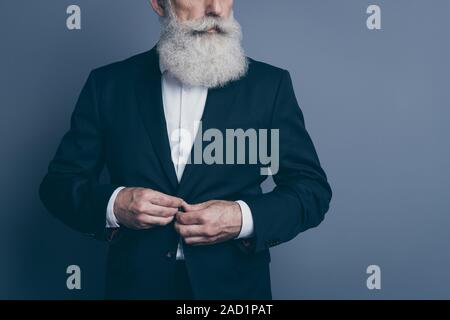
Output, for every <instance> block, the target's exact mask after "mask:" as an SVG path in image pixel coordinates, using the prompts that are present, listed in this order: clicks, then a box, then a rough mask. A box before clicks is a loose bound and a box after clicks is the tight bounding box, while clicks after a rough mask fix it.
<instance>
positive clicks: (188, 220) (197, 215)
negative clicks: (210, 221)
mask: <svg viewBox="0 0 450 320" xmlns="http://www.w3.org/2000/svg"><path fill="white" fill-rule="evenodd" d="M203 214H204V213H203V212H202V211H193V212H178V213H177V214H176V219H177V222H179V223H180V224H185V225H194V224H200V225H201V224H204V222H205V219H204V217H203Z"/></svg>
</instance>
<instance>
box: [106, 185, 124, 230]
mask: <svg viewBox="0 0 450 320" xmlns="http://www.w3.org/2000/svg"><path fill="white" fill-rule="evenodd" d="M122 189H125V187H118V188H117V189H116V190H114V192H113V193H112V195H111V197H110V198H109V201H108V206H107V207H106V228H119V227H120V225H119V222H118V221H117V218H116V216H115V214H114V202H115V201H116V198H117V195H118V194H119V191H120V190H122Z"/></svg>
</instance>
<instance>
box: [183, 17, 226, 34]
mask: <svg viewBox="0 0 450 320" xmlns="http://www.w3.org/2000/svg"><path fill="white" fill-rule="evenodd" d="M183 26H184V27H185V28H186V29H187V30H189V31H190V33H191V34H194V35H196V34H204V33H207V31H208V30H210V29H216V31H217V32H218V33H219V34H229V33H230V32H232V31H233V30H234V28H233V25H232V24H231V23H229V19H223V18H216V17H203V18H200V19H197V20H192V21H186V22H184V23H183Z"/></svg>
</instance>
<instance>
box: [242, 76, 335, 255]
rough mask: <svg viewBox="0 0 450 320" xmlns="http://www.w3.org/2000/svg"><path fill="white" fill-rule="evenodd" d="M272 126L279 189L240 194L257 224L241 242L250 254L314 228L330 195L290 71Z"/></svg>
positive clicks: (283, 82)
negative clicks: (276, 143)
mask: <svg viewBox="0 0 450 320" xmlns="http://www.w3.org/2000/svg"><path fill="white" fill-rule="evenodd" d="M271 128H272V129H279V170H278V172H277V173H276V174H275V175H274V176H273V179H274V182H275V184H276V187H275V188H274V189H273V191H271V192H269V193H266V194H262V195H248V196H243V197H241V200H243V201H245V202H246V203H247V204H248V206H249V207H250V209H251V212H252V215H253V222H254V237H253V238H251V239H247V240H241V243H240V247H241V248H242V249H243V250H245V251H246V252H253V253H255V252H258V251H261V250H263V249H266V248H269V247H272V246H275V245H278V244H280V243H283V242H286V241H289V240H291V239H293V238H294V237H295V236H297V235H298V234H299V233H300V232H303V231H305V230H307V229H310V228H313V227H316V226H317V225H319V224H320V223H321V221H322V220H323V218H324V215H325V213H326V212H327V211H328V208H329V203H330V201H331V197H332V191H331V188H330V185H329V184H328V182H327V177H326V174H325V172H324V171H323V169H322V168H321V165H320V162H319V159H318V156H317V154H316V150H315V148H314V145H313V142H312V141H311V138H310V136H309V134H308V132H307V131H306V128H305V123H304V118H303V114H302V111H301V110H300V107H299V105H298V103H297V99H296V97H295V93H294V89H293V86H292V81H291V77H290V75H289V72H288V71H286V70H284V71H283V76H282V77H281V80H280V83H279V87H278V93H277V96H276V99H275V105H274V109H273V114H272V125H271ZM238 241H239V240H238ZM242 244H243V245H242Z"/></svg>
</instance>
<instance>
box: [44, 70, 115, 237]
mask: <svg viewBox="0 0 450 320" xmlns="http://www.w3.org/2000/svg"><path fill="white" fill-rule="evenodd" d="M104 145H105V144H104V139H103V133H102V129H101V122H100V117H99V111H98V100H97V96H96V85H95V79H94V72H91V73H90V74H89V76H88V79H87V81H86V83H85V84H84V86H83V89H82V91H81V93H80V96H79V98H78V100H77V103H76V105H75V109H74V111H73V113H72V115H71V118H70V129H69V130H68V131H67V132H66V133H65V135H64V136H63V138H62V140H61V142H60V144H59V146H58V148H57V151H56V154H55V156H54V158H53V160H52V161H51V162H50V164H49V166H48V172H47V173H46V175H45V176H44V178H43V180H42V182H41V184H40V187H39V196H40V199H41V201H42V202H43V204H44V205H45V207H46V208H47V210H48V211H49V212H50V213H51V214H52V215H54V216H55V217H57V218H58V219H59V220H61V221H62V222H63V223H64V224H66V225H67V226H69V227H71V228H73V229H75V230H77V231H79V232H82V233H85V234H88V235H90V236H92V237H95V238H97V239H102V240H106V239H107V236H108V231H107V230H106V228H105V224H106V208H107V204H108V200H109V198H110V196H111V194H112V193H113V191H114V190H115V189H116V188H117V187H119V185H113V184H100V183H99V175H100V173H101V171H102V169H103V167H104V157H105V152H104V151H105V150H104Z"/></svg>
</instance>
